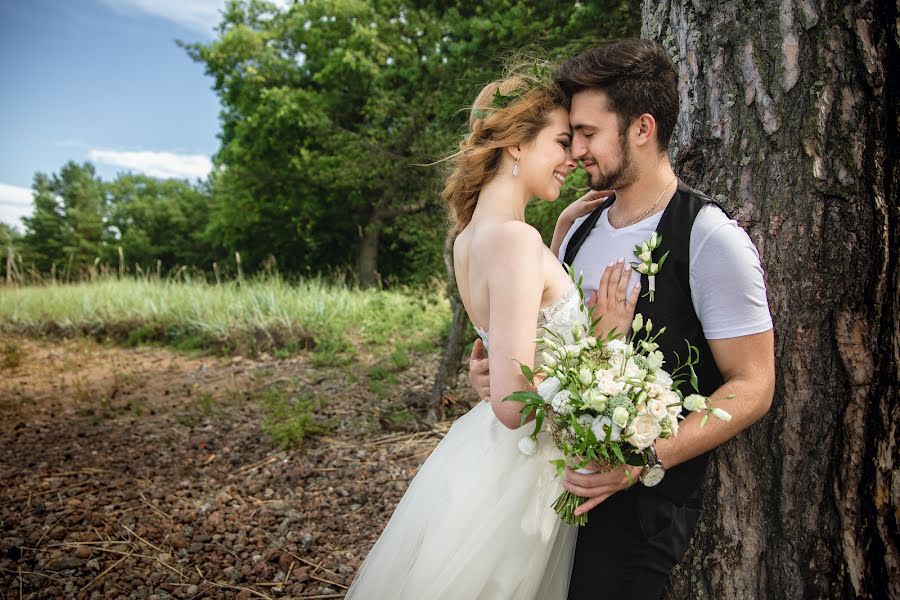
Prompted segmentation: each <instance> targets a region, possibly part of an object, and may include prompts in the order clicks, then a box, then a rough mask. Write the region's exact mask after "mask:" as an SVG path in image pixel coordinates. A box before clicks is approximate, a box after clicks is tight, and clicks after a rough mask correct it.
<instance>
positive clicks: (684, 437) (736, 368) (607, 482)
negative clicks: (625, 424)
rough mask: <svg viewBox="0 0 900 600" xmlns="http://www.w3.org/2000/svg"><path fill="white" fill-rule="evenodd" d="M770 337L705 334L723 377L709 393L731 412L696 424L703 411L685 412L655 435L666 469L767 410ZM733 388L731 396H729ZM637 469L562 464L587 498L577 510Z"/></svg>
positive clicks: (771, 379) (771, 385) (572, 485)
mask: <svg viewBox="0 0 900 600" xmlns="http://www.w3.org/2000/svg"><path fill="white" fill-rule="evenodd" d="M774 339H775V336H774V333H773V331H772V330H771V329H770V330H768V331H764V332H762V333H756V334H753V335H745V336H741V337H736V338H727V339H721V340H707V341H708V343H709V347H710V350H712V353H713V358H714V359H715V361H716V366H717V367H718V368H719V372H720V373H721V374H722V377H723V379H724V380H725V382H724V383H723V384H722V386H721V387H720V388H719V389H717V390H716V391H715V392H714V393H713V394H712V395H711V396H710V399H711V400H712V405H713V406H715V407H718V408H722V409H725V410H726V411H728V412H729V413H730V414H731V417H732V418H731V420H730V421H727V422H725V421H720V420H719V419H717V418H715V417H711V418H710V419H709V420H708V421H707V423H706V425H705V426H704V427H701V426H700V420H701V419H702V415H701V414H699V413H690V414H689V416H688V417H687V418H685V419H684V420H683V421H681V423H680V424H679V427H678V435H677V436H675V437H674V438H670V439H667V440H666V439H658V440H657V441H656V443H655V447H656V454H657V456H658V457H659V460H660V461H661V462H662V464H663V466H664V467H665V468H666V469H670V468H672V467H674V466H675V465H679V464H681V463H683V462H687V461H689V460H690V459H692V458H694V457H697V456H700V455H701V454H703V453H704V452H708V451H710V450H712V449H713V448H716V447H718V446H721V445H722V444H724V443H725V442H727V441H728V440H730V439H731V438H733V437H735V436H736V435H738V434H739V433H740V432H742V431H743V430H744V429H746V428H747V427H749V426H750V425H752V424H753V423H755V422H756V421H758V420H759V419H760V418H761V417H762V416H763V415H764V414H766V412H767V411H768V410H769V407H770V406H771V405H772V397H773V396H774V394H775V343H774ZM732 394H733V395H734V398H730V399H729V398H728V396H730V395H732ZM642 470H643V467H623V468H619V469H616V470H614V471H608V472H605V473H596V474H593V475H582V474H580V473H576V472H574V471H572V470H567V471H566V481H565V483H564V484H563V485H564V486H565V488H566V489H567V490H569V491H570V492H572V493H574V494H577V495H579V496H581V497H582V498H587V501H586V502H584V503H583V504H582V505H581V506H579V507H578V509H577V510H576V514H579V515H580V514H582V513H584V512H586V511H589V510H591V509H592V508H594V507H595V506H597V505H598V504H600V503H601V502H603V501H604V500H606V499H607V498H609V497H610V496H612V495H613V494H615V493H616V492H620V491H622V490H624V489H626V488H628V487H630V486H631V485H633V484H634V483H636V482H637V478H638V476H639V475H640V474H641V471H642Z"/></svg>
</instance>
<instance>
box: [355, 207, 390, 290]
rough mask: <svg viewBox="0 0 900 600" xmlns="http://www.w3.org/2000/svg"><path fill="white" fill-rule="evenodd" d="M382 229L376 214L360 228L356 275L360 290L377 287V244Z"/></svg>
mask: <svg viewBox="0 0 900 600" xmlns="http://www.w3.org/2000/svg"><path fill="white" fill-rule="evenodd" d="M383 227H384V224H383V222H382V220H381V217H380V216H379V215H378V214H377V213H376V214H375V215H373V216H372V218H371V219H370V220H369V222H368V223H366V225H365V227H361V228H360V234H359V255H358V258H357V273H359V286H360V287H361V288H364V289H368V288H372V287H375V286H376V285H378V281H379V276H378V244H379V242H380V241H381V230H382V228H383Z"/></svg>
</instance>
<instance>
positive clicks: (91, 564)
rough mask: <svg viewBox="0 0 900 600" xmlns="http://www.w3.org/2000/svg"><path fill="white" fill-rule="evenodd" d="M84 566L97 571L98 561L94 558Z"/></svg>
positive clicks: (98, 567) (98, 568)
mask: <svg viewBox="0 0 900 600" xmlns="http://www.w3.org/2000/svg"><path fill="white" fill-rule="evenodd" d="M85 566H86V567H87V568H88V569H90V570H92V571H99V570H100V561H98V560H97V559H96V558H92V559H91V560H89V561H87V564H86V565H85Z"/></svg>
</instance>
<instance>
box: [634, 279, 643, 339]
mask: <svg viewBox="0 0 900 600" xmlns="http://www.w3.org/2000/svg"><path fill="white" fill-rule="evenodd" d="M641 266H643V265H641ZM643 327H644V316H643V315H641V313H638V314H636V315H634V321H632V322H631V329H632V330H634V332H635V333H637V332H638V331H640V330H641V328H643Z"/></svg>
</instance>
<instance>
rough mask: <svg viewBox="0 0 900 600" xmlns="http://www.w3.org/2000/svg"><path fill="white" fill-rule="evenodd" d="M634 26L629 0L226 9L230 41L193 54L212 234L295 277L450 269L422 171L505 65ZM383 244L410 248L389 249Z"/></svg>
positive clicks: (392, 1)
mask: <svg viewBox="0 0 900 600" xmlns="http://www.w3.org/2000/svg"><path fill="white" fill-rule="evenodd" d="M636 24H637V17H636V13H635V11H634V7H633V5H631V4H629V3H627V2H621V1H618V2H600V3H585V4H576V5H574V6H568V5H567V6H565V7H564V9H563V7H561V6H560V5H559V3H558V2H534V3H529V4H528V5H523V4H522V3H519V2H512V1H502V2H496V3H492V4H491V5H490V7H486V6H484V5H482V4H481V3H465V2H410V1H401V0H381V1H377V2H361V1H354V0H344V1H342V2H324V1H322V0H313V1H310V2H303V3H295V4H293V5H292V6H291V7H290V8H288V9H286V10H284V11H279V10H277V9H276V8H275V7H274V6H273V5H271V4H267V3H264V2H259V1H254V0H251V1H246V2H231V3H230V4H229V5H228V8H227V10H226V11H225V13H224V15H223V21H222V24H221V25H220V28H219V33H220V35H219V39H217V40H215V41H213V42H212V43H209V44H191V45H184V46H185V48H186V49H187V50H188V52H189V54H190V55H191V57H192V58H194V59H195V60H197V61H198V62H202V63H204V64H205V65H206V68H207V72H208V73H209V74H210V75H211V76H212V77H213V78H214V80H215V83H214V87H215V89H216V91H217V93H218V94H219V97H220V98H221V100H222V105H223V110H222V134H221V139H222V147H221V149H220V150H219V152H218V154H217V156H216V162H217V164H218V165H219V167H220V169H219V172H218V173H217V175H216V177H215V190H216V197H217V198H216V206H215V209H214V216H213V222H212V224H211V229H212V230H213V231H215V232H216V233H217V235H218V236H219V237H220V238H221V239H222V240H224V241H225V243H226V244H227V245H229V247H230V248H231V249H232V250H240V251H241V252H242V254H244V255H245V256H246V257H247V258H248V262H249V263H250V264H251V266H252V265H255V264H258V263H259V262H260V261H261V260H262V258H263V256H265V255H268V254H270V253H271V254H274V255H275V256H277V257H278V258H279V262H281V264H282V265H288V267H289V269H288V270H293V271H301V272H302V271H304V270H306V269H311V270H323V269H325V268H327V267H335V266H338V267H342V266H345V265H346V266H349V265H353V268H354V270H355V272H356V273H357V276H358V278H359V281H360V283H361V284H362V285H364V286H367V285H372V284H374V283H375V282H376V281H377V280H378V279H379V276H380V275H382V274H385V273H387V274H399V273H404V272H408V271H406V265H407V264H408V263H409V262H410V261H413V260H416V258H417V257H420V256H422V255H423V254H426V255H427V256H428V258H427V259H426V260H423V261H421V264H423V265H429V266H430V268H432V269H436V268H439V267H440V264H441V259H440V255H441V251H442V248H443V239H444V232H445V231H446V220H445V217H444V213H445V211H444V208H443V207H442V206H441V205H440V203H439V199H438V194H437V191H438V189H439V187H440V177H439V173H438V172H437V171H435V170H434V169H427V168H423V167H421V166H419V165H421V164H422V163H425V162H429V161H430V160H433V159H434V158H438V157H440V156H444V155H446V154H448V153H449V152H450V151H452V148H453V146H454V142H455V140H456V138H457V136H458V135H459V133H460V131H461V129H462V127H463V126H464V123H465V120H466V114H465V110H464V107H465V104H466V103H467V102H469V101H471V99H472V97H473V96H474V92H475V91H477V89H478V88H479V87H480V86H481V85H483V84H484V83H485V82H486V81H488V80H489V79H492V78H494V77H495V76H496V75H497V74H498V72H499V70H500V68H501V66H502V65H501V64H500V62H499V61H498V60H497V59H498V58H499V57H501V56H502V55H503V54H504V53H508V52H510V51H512V50H516V49H519V48H521V47H523V46H525V45H529V44H535V43H539V44H542V45H545V46H547V47H551V48H554V51H555V52H556V53H558V54H559V55H563V54H565V53H566V52H568V51H570V50H571V49H572V48H574V47H577V46H579V45H581V46H584V45H587V43H589V42H594V41H596V39H597V31H598V29H600V30H601V31H603V33H606V34H608V35H610V36H616V35H622V34H623V33H629V32H630V30H629V29H628V27H632V28H635V27H636ZM604 27H605V29H604ZM461 109H462V110H461ZM423 211H424V213H425V215H426V217H425V218H422V217H421V216H420V215H421V214H422V213H423ZM408 226H415V227H417V228H418V231H417V233H416V234H415V235H413V236H410V235H408V233H409V231H408ZM386 235H387V236H389V237H388V239H387V246H388V247H389V248H391V249H392V250H394V251H400V252H401V253H400V254H392V255H391V256H387V257H385V256H383V255H382V252H381V248H382V245H383V242H384V237H385V236H386ZM413 239H414V240H415V242H416V245H412V244H410V241H412V240H413ZM260 240H265V244H260V243H259V242H260ZM431 274H434V272H432V273H431Z"/></svg>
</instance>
